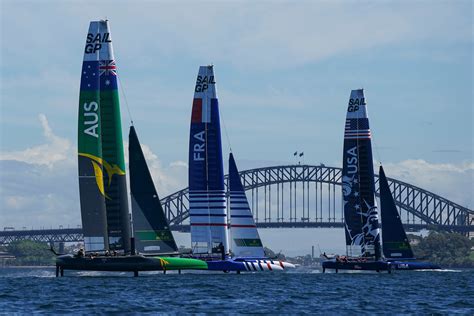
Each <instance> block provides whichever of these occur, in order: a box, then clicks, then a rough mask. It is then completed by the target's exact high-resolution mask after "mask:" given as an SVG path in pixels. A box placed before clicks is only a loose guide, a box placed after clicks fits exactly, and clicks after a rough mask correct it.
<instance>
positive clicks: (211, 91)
mask: <svg viewBox="0 0 474 316" xmlns="http://www.w3.org/2000/svg"><path fill="white" fill-rule="evenodd" d="M215 85H216V80H215V76H214V67H213V66H212V65H209V66H200V67H199V72H198V75H197V78H196V85H195V88H194V99H193V106H192V114H191V127H190V136H189V174H188V177H189V216H190V225H191V247H192V252H193V256H194V257H195V258H201V259H204V260H206V261H207V264H208V268H209V270H219V271H237V272H240V271H249V270H250V268H249V267H247V266H246V265H245V264H244V262H242V261H235V260H232V259H231V258H230V255H229V241H228V227H227V205H226V192H225V186H224V165H223V159H222V145H221V131H220V118H219V105H218V100H217V93H216V86H215ZM281 269H282V268H281V267H280V266H277V265H273V264H270V263H269V264H268V265H260V266H259V267H258V270H259V271H263V270H281ZM252 271H253V269H252Z"/></svg>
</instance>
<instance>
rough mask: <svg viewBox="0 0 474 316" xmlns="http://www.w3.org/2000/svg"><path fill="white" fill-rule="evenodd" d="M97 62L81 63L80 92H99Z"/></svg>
mask: <svg viewBox="0 0 474 316" xmlns="http://www.w3.org/2000/svg"><path fill="white" fill-rule="evenodd" d="M99 82H100V81H99V61H97V60H94V61H84V62H82V75H81V90H99Z"/></svg>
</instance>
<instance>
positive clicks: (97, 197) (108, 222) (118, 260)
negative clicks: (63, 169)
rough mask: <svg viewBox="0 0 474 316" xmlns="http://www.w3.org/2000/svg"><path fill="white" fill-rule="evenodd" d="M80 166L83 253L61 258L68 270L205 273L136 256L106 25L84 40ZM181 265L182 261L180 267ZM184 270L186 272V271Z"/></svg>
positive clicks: (94, 25) (60, 268) (96, 24)
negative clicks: (188, 270) (178, 270)
mask: <svg viewBox="0 0 474 316" xmlns="http://www.w3.org/2000/svg"><path fill="white" fill-rule="evenodd" d="M78 166H79V194H80V203H81V219H82V229H83V234H84V249H81V250H80V251H79V252H78V253H77V254H76V255H58V257H57V259H56V276H58V275H59V274H60V275H61V276H63V275H64V270H94V271H132V272H134V274H135V276H137V275H138V271H147V270H164V269H173V268H177V269H180V268H184V266H185V267H186V268H196V269H201V268H207V266H206V264H205V262H203V261H200V260H192V259H188V260H189V261H186V262H185V264H184V263H183V262H182V261H179V260H185V259H180V258H166V259H165V260H163V258H147V257H145V256H142V255H136V254H135V249H134V247H133V242H132V241H133V239H132V238H131V237H130V236H131V233H130V231H131V229H130V218H129V209H128V199H127V184H126V175H125V159H124V151H123V141H122V128H121V118H120V104H119V95H118V90H117V65H116V63H115V58H114V52H113V48H112V37H111V35H110V27H109V22H108V21H107V20H102V21H92V22H90V25H89V32H88V34H87V38H86V45H85V49H84V60H83V64H82V76H81V84H80V96H79V124H78ZM131 177H132V178H133V177H134V175H131ZM177 260H178V261H177ZM183 265H184V266H183Z"/></svg>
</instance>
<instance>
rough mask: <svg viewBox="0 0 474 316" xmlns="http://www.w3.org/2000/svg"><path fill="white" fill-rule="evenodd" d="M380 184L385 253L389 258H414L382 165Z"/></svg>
mask: <svg viewBox="0 0 474 316" xmlns="http://www.w3.org/2000/svg"><path fill="white" fill-rule="evenodd" d="M379 186H380V213H381V216H382V248H383V254H384V256H385V258H388V259H395V258H397V259H400V258H405V259H408V258H409V259H413V258H414V255H413V251H412V250H411V246H410V243H409V241H408V238H407V235H406V233H405V230H404V229H403V225H402V221H401V219H400V215H399V214H398V211H397V207H396V206H395V201H394V200H393V196H392V193H391V192H390V187H389V186H388V182H387V178H386V177H385V172H384V171H383V168H382V166H380V170H379Z"/></svg>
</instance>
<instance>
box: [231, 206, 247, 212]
mask: <svg viewBox="0 0 474 316" xmlns="http://www.w3.org/2000/svg"><path fill="white" fill-rule="evenodd" d="M231 207H232V209H233V210H244V211H247V210H250V208H249V207H234V206H231Z"/></svg>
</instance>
